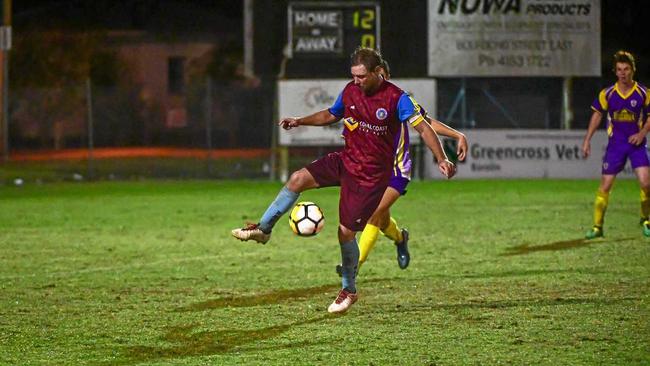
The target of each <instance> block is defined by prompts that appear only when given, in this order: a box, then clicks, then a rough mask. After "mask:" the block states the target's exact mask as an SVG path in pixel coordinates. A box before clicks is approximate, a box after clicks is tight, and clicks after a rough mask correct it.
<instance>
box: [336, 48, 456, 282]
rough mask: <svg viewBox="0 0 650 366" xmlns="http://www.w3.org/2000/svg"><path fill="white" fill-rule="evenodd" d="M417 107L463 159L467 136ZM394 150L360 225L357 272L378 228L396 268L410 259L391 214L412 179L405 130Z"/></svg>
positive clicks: (384, 71) (386, 74) (386, 71)
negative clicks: (377, 196) (385, 180)
mask: <svg viewBox="0 0 650 366" xmlns="http://www.w3.org/2000/svg"><path fill="white" fill-rule="evenodd" d="M380 73H381V76H382V77H383V78H384V80H389V79H390V67H389V64H388V62H387V61H386V60H384V63H383V64H382V65H381V69H380ZM416 107H417V108H416V109H418V110H419V112H420V114H422V116H423V117H424V119H425V122H423V123H429V124H430V125H431V127H433V130H434V131H435V132H436V133H437V134H439V135H444V136H448V137H452V138H454V139H456V140H457V141H458V147H457V151H456V153H457V155H458V160H460V161H463V160H465V156H466V154H467V139H466V137H465V135H464V134H462V133H460V132H459V131H457V130H455V129H453V128H451V127H449V126H447V125H445V124H444V123H442V122H440V121H438V120H436V119H433V118H430V117H429V116H428V115H427V112H426V111H425V110H424V108H421V107H420V106H418V105H417V104H416ZM346 133H347V132H346V131H345V130H344V131H343V137H345V135H346ZM394 149H395V154H394V155H395V157H394V159H393V169H392V176H391V178H390V183H389V185H388V187H387V188H386V191H385V192H384V195H383V196H382V198H381V202H379V206H377V208H376V209H375V212H374V213H373V214H372V216H370V219H368V223H367V224H366V226H365V227H364V228H363V231H362V232H361V236H360V237H359V267H358V269H357V271H358V270H360V269H361V265H362V264H364V263H365V262H366V260H367V259H368V255H369V254H370V252H371V251H372V249H373V248H374V247H375V244H376V243H377V240H378V239H379V232H380V231H381V233H382V234H384V236H386V237H387V238H389V239H391V240H392V241H393V242H394V243H395V248H396V250H397V265H398V266H399V268H401V269H406V268H407V267H408V265H409V263H410V261H411V255H410V253H409V249H408V241H409V232H408V230H406V229H404V228H403V229H400V228H399V227H398V225H397V221H396V220H395V219H394V218H393V217H391V215H390V208H391V206H392V205H393V204H394V203H395V202H397V200H398V199H399V198H400V196H403V195H404V194H406V186H407V185H408V184H409V182H410V180H411V166H412V161H411V156H410V154H409V134H408V130H407V131H405V133H404V135H400V138H399V139H398V140H396V141H395V148H394ZM449 178H451V177H449ZM336 272H337V273H338V274H339V276H340V275H341V273H342V266H341V265H340V264H339V265H337V266H336Z"/></svg>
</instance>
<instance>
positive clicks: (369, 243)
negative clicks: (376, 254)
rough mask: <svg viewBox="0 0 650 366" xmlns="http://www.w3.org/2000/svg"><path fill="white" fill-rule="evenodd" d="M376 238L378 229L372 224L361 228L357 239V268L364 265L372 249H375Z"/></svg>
mask: <svg viewBox="0 0 650 366" xmlns="http://www.w3.org/2000/svg"><path fill="white" fill-rule="evenodd" d="M378 237H379V228H378V227H377V226H375V225H372V224H366V227H364V228H363V231H362V232H361V237H360V238H359V268H361V265H362V264H363V263H365V261H366V259H367V258H368V254H370V251H371V250H372V248H374V247H375V243H377V238H378Z"/></svg>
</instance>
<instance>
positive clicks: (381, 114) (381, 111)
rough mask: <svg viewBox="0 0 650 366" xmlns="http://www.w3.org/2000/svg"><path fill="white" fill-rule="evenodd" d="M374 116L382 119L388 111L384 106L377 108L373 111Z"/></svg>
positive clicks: (386, 115)
mask: <svg viewBox="0 0 650 366" xmlns="http://www.w3.org/2000/svg"><path fill="white" fill-rule="evenodd" d="M375 117H377V119H378V120H380V121H383V120H385V119H386V117H388V112H387V111H386V110H385V109H384V108H379V109H377V111H376V112H375Z"/></svg>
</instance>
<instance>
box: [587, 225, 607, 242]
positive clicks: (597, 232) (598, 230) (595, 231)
mask: <svg viewBox="0 0 650 366" xmlns="http://www.w3.org/2000/svg"><path fill="white" fill-rule="evenodd" d="M603 236H604V233H603V228H602V227H600V226H594V227H592V228H591V230H589V231H587V234H585V239H595V238H602V237H603Z"/></svg>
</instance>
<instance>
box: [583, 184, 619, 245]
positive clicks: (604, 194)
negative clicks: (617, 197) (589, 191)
mask: <svg viewBox="0 0 650 366" xmlns="http://www.w3.org/2000/svg"><path fill="white" fill-rule="evenodd" d="M615 179H616V175H613V174H603V175H602V177H601V179H600V185H599V186H598V192H596V199H595V200H594V223H593V226H592V227H591V230H589V231H588V232H587V234H586V235H585V238H586V239H594V238H598V237H602V236H603V234H604V231H603V223H604V222H605V212H606V211H607V205H608V204H609V192H610V191H611V190H612V186H613V185H614V180H615Z"/></svg>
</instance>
